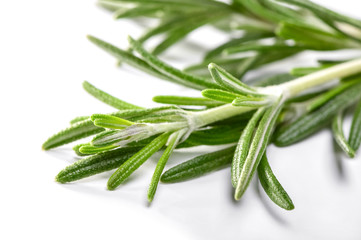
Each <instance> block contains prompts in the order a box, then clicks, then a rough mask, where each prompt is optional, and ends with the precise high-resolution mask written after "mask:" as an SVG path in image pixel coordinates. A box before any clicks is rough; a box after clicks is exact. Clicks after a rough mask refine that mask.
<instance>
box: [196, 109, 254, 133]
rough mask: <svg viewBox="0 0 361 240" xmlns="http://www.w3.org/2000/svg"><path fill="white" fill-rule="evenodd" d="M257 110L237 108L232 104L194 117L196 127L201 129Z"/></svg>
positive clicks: (199, 113) (197, 113)
mask: <svg viewBox="0 0 361 240" xmlns="http://www.w3.org/2000/svg"><path fill="white" fill-rule="evenodd" d="M253 109H255V108H254V107H235V106H232V104H225V105H223V106H219V107H215V108H212V109H209V110H206V111H202V112H195V113H192V115H193V116H194V121H195V122H194V125H195V126H194V127H195V128H199V127H203V126H205V125H208V124H210V123H214V122H217V121H220V120H223V119H227V118H230V117H234V116H237V115H239V114H242V113H245V112H249V111H251V110H253Z"/></svg>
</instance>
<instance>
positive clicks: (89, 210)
mask: <svg viewBox="0 0 361 240" xmlns="http://www.w3.org/2000/svg"><path fill="white" fill-rule="evenodd" d="M317 2H320V3H324V4H327V5H329V6H332V7H334V9H337V10H339V11H342V12H344V13H348V14H351V15H353V16H358V15H359V9H360V7H361V4H360V3H359V2H358V1H355V0H344V1H342V2H340V1H325V0H324V1H321V0H319V1H317ZM141 32H142V28H141V27H139V25H136V24H133V23H132V22H129V21H126V20H122V21H114V20H113V19H112V16H111V14H110V13H108V12H106V11H103V10H101V9H100V8H98V7H97V6H96V5H95V2H94V1H85V0H82V1H80V0H78V1H69V0H64V1H41V0H33V1H0V81H1V87H0V100H1V101H0V104H1V115H0V116H1V117H0V126H1V132H0V133H1V134H0V147H1V148H0V149H1V173H0V184H1V187H0V221H1V223H0V239H110V238H112V239H143V238H147V239H158V240H162V239H201V240H202V239H210V240H212V239H291V238H292V239H348V240H351V239H361V228H360V223H361V204H360V203H361V157H360V156H361V155H359V156H358V157H356V158H355V159H353V160H349V159H346V158H345V157H343V155H342V154H336V155H335V154H334V153H333V142H332V137H331V135H330V132H329V131H323V132H321V133H320V134H317V135H316V136H314V137H312V138H310V139H309V140H307V141H305V142H303V143H300V144H296V145H294V146H292V147H287V148H282V149H278V148H275V147H273V146H271V147H270V149H269V153H268V154H269V158H270V162H271V165H272V167H273V170H274V172H275V174H276V176H277V177H278V178H279V180H280V182H281V183H282V184H283V186H284V187H285V189H286V190H287V191H288V193H289V195H290V196H291V197H292V199H293V201H294V203H295V206H296V208H295V210H293V211H291V212H287V211H284V210H282V209H280V208H278V207H277V206H275V205H274V204H273V203H272V202H270V200H268V198H267V196H265V194H264V193H263V190H262V189H260V188H259V186H258V183H257V182H256V181H254V182H253V184H252V185H251V186H250V188H249V190H248V191H247V192H246V194H245V195H244V197H243V199H242V200H241V201H240V202H237V203H236V202H234V201H232V189H231V186H230V180H229V178H230V176H229V175H230V173H229V169H224V170H222V171H219V172H217V173H214V174H211V175H208V176H205V177H203V178H200V179H197V180H193V181H189V182H185V183H181V184H174V185H164V184H162V185H160V186H159V188H158V192H157V195H156V197H155V200H154V202H153V204H152V206H150V207H149V206H148V205H147V204H146V191H147V187H148V184H149V181H150V178H151V175H152V170H153V169H154V167H155V164H156V160H157V158H158V157H159V155H157V156H155V157H153V158H152V159H151V160H150V161H148V162H147V163H146V164H145V165H144V166H143V167H141V168H140V169H139V170H138V171H137V172H136V173H135V174H134V176H133V177H132V178H131V179H130V180H129V181H128V182H127V184H126V185H122V186H121V187H120V188H119V189H117V190H116V191H113V192H110V191H107V190H106V188H105V186H106V181H107V178H108V177H109V176H110V173H105V174H101V175H99V176H96V177H92V178H89V179H86V180H82V181H78V182H76V183H72V184H66V185H61V184H58V183H56V182H55V181H54V176H55V175H56V174H57V173H58V172H59V171H60V170H61V169H62V168H64V167H65V166H66V165H68V164H70V163H71V162H74V161H75V160H76V157H75V156H74V154H73V153H72V151H71V146H66V147H62V148H59V149H57V150H53V151H49V152H44V151H42V150H41V144H42V142H43V141H44V140H46V138H47V137H49V136H50V135H51V134H52V133H55V132H56V131H58V130H60V129H62V128H63V127H64V126H66V125H67V123H68V121H69V120H70V119H72V118H73V117H75V116H79V115H88V114H91V113H98V112H102V113H103V112H110V111H112V109H111V108H110V107H108V106H106V105H104V104H102V103H100V102H98V101H97V100H95V99H93V98H92V97H91V96H88V95H87V94H86V93H85V92H84V91H83V90H82V87H81V83H82V81H83V80H88V81H90V82H91V83H93V84H94V85H96V86H98V87H100V88H101V89H104V90H106V91H108V92H109V93H111V94H113V95H115V96H118V97H120V98H121V99H124V100H127V101H130V102H132V103H135V104H139V105H142V106H146V107H148V106H156V104H154V103H152V102H151V98H152V96H154V95H157V94H178V95H192V96H195V95H196V94H197V92H195V91H190V90H187V89H185V88H182V87H179V86H176V85H174V84H171V83H167V82H164V81H161V80H157V79H155V78H152V77H149V76H146V75H143V74H141V73H139V72H137V71H134V70H132V69H129V68H127V67H125V68H117V67H116V66H115V60H114V59H113V58H112V57H111V56H109V55H107V54H106V53H104V52H102V51H101V50H99V49H98V48H96V47H95V46H93V45H92V44H91V43H89V42H88V41H87V39H86V38H85V36H86V35H87V34H92V35H95V36H97V37H100V38H102V39H105V40H107V41H109V42H112V43H114V44H116V45H118V46H121V47H126V46H127V43H126V36H127V35H128V34H131V35H132V36H135V37H136V36H139V34H140V33H141ZM204 34H208V33H207V31H202V32H200V33H198V34H195V35H194V34H193V35H192V36H191V38H190V39H188V41H187V42H186V43H183V44H178V45H177V47H176V48H177V49H178V50H176V49H172V50H171V51H168V52H167V54H165V55H163V58H165V59H167V61H169V62H172V63H173V64H174V65H175V66H182V63H184V62H185V61H188V62H189V61H191V62H197V60H199V59H200V57H201V52H202V45H212V44H215V43H216V42H217V41H219V40H221V39H222V37H221V36H218V37H214V36H212V37H208V36H204ZM198 37H202V38H203V39H207V41H208V40H209V39H211V38H212V40H213V41H214V43H209V42H207V44H206V43H202V42H200V41H197V38H198ZM203 41H204V40H203ZM313 57H314V55H313V54H311V55H310V54H309V55H307V56H306V57H304V58H303V60H304V59H309V58H313ZM301 59H302V58H301ZM293 63H295V64H296V65H302V64H305V65H307V64H310V63H311V62H307V61H306V62H305V61H303V62H302V61H301V60H300V61H296V60H295V61H294V62H293ZM347 125H349V121H348V122H347ZM209 150H211V148H203V149H194V150H191V151H190V152H185V151H177V152H176V153H175V154H174V156H173V158H172V159H171V160H170V162H169V165H168V166H172V165H175V164H176V163H178V162H180V161H183V160H185V159H189V158H191V157H192V156H195V155H198V154H201V153H202V152H205V151H209Z"/></svg>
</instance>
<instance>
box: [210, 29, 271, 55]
mask: <svg viewBox="0 0 361 240" xmlns="http://www.w3.org/2000/svg"><path fill="white" fill-rule="evenodd" d="M272 36H274V34H273V33H265V32H255V33H246V35H244V36H242V37H241V38H238V39H232V40H230V41H228V42H226V43H223V44H222V45H220V46H218V47H216V48H215V49H213V50H211V51H209V52H208V53H207V54H206V56H205V57H204V59H205V60H210V59H212V58H214V57H216V56H218V55H220V54H222V52H223V50H225V49H227V48H231V47H235V46H239V45H240V44H243V43H246V42H249V41H254V40H260V39H264V38H268V37H272Z"/></svg>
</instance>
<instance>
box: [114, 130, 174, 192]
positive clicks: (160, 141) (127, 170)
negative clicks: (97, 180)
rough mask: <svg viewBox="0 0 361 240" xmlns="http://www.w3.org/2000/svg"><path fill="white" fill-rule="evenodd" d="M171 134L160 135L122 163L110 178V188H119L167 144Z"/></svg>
mask: <svg viewBox="0 0 361 240" xmlns="http://www.w3.org/2000/svg"><path fill="white" fill-rule="evenodd" d="M169 135H170V133H164V134H162V135H160V136H159V137H157V138H156V139H154V140H153V141H152V142H151V143H149V144H148V145H146V146H145V147H144V148H142V149H141V150H140V151H139V152H137V153H136V154H135V155H134V156H132V157H131V158H129V159H128V160H127V161H126V162H125V163H124V164H123V165H121V166H120V167H119V168H118V169H117V170H116V171H115V172H114V173H113V175H112V176H111V177H110V178H109V180H108V185H107V186H108V189H109V190H114V189H115V188H117V187H118V186H119V185H120V184H121V183H122V182H123V181H124V180H125V179H127V178H128V177H129V176H130V175H131V174H132V173H133V172H134V171H135V170H137V169H138V168H139V167H140V166H141V165H142V164H143V163H144V162H145V161H147V160H148V158H150V157H151V156H152V155H153V154H154V153H155V152H157V151H158V150H160V149H161V148H162V147H163V146H164V145H165V144H166V142H167V140H168V137H169Z"/></svg>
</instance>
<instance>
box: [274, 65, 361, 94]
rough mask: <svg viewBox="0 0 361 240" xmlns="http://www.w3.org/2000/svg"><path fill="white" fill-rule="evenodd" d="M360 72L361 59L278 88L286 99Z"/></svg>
mask: <svg viewBox="0 0 361 240" xmlns="http://www.w3.org/2000/svg"><path fill="white" fill-rule="evenodd" d="M359 72H361V58H359V59H355V60H352V61H349V62H345V63H341V64H338V65H336V66H333V67H330V68H327V69H324V70H320V71H318V72H315V73H311V74H309V75H306V76H303V77H300V78H297V79H295V80H293V81H290V82H286V83H283V84H281V85H279V86H277V88H278V87H279V88H280V89H282V90H283V91H282V92H283V93H284V94H285V96H286V98H290V97H294V96H296V95H297V94H298V93H300V92H302V91H304V90H307V89H310V88H313V87H316V86H319V85H322V84H324V83H327V82H329V81H332V80H334V79H335V78H341V77H347V76H350V75H353V74H356V73H359Z"/></svg>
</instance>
